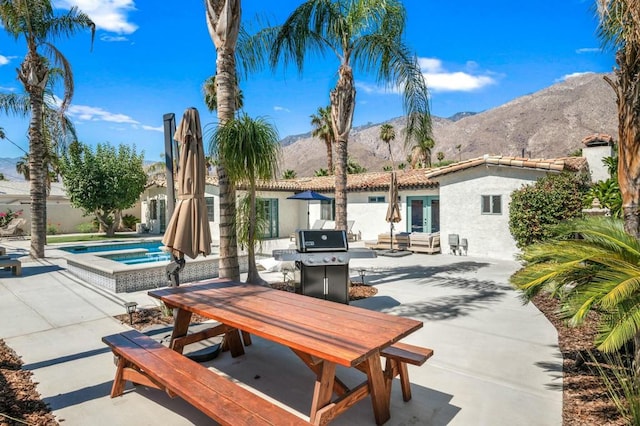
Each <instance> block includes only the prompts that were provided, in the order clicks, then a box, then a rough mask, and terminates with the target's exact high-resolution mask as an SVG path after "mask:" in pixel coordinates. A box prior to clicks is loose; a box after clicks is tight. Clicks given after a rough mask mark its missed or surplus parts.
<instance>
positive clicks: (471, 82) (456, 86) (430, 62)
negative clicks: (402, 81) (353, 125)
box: [356, 58, 496, 94]
mask: <svg viewBox="0 0 640 426" xmlns="http://www.w3.org/2000/svg"><path fill="white" fill-rule="evenodd" d="M418 66H419V67H420V71H422V75H423V77H424V79H425V81H426V82H427V87H428V89H429V91H431V92H471V91H474V90H478V89H482V88H483V87H486V86H490V85H492V84H496V80H495V79H494V78H493V77H492V76H491V75H490V74H489V73H484V74H481V73H479V72H477V71H478V68H479V66H478V64H477V63H476V62H474V61H468V62H467V63H466V64H465V67H464V68H465V70H464V71H449V70H447V69H445V68H444V66H443V65H442V61H441V60H440V59H436V58H418ZM356 88H357V89H358V90H361V91H363V92H365V93H377V94H389V93H395V94H397V93H400V89H399V88H398V87H395V86H393V87H382V86H377V85H374V84H368V83H361V82H357V81H356Z"/></svg>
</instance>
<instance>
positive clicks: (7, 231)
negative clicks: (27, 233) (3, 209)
mask: <svg viewBox="0 0 640 426" xmlns="http://www.w3.org/2000/svg"><path fill="white" fill-rule="evenodd" d="M25 223H27V221H26V220H24V219H23V218H21V217H16V218H13V219H11V222H9V223H8V224H7V226H5V227H4V228H0V238H11V237H14V238H22V237H24V231H23V230H22V228H21V227H22V226H23V225H24V224H25Z"/></svg>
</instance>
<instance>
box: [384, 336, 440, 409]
mask: <svg viewBox="0 0 640 426" xmlns="http://www.w3.org/2000/svg"><path fill="white" fill-rule="evenodd" d="M380 355H382V357H384V358H386V359H387V361H386V364H385V369H384V372H385V378H386V380H387V386H388V387H389V391H390V390H391V382H392V381H393V378H394V377H396V376H398V375H399V376H400V386H401V387H402V399H403V400H404V401H409V400H410V399H411V383H410V382H409V369H408V368H407V364H412V365H417V366H420V365H422V364H424V363H425V362H427V360H428V359H429V358H431V357H432V356H433V349H429V348H423V347H421V346H415V345H410V344H408V343H401V342H396V343H394V344H393V345H391V346H388V347H386V348H384V349H383V350H382V351H380ZM389 393H391V392H389Z"/></svg>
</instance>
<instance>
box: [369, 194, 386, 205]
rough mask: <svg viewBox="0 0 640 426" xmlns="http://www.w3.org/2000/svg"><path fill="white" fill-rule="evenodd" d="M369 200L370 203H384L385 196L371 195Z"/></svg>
mask: <svg viewBox="0 0 640 426" xmlns="http://www.w3.org/2000/svg"><path fill="white" fill-rule="evenodd" d="M369 202H370V203H384V202H385V197H384V195H377V196H371V197H369Z"/></svg>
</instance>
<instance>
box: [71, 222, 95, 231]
mask: <svg viewBox="0 0 640 426" xmlns="http://www.w3.org/2000/svg"><path fill="white" fill-rule="evenodd" d="M96 222H97V221H93V222H85V223H81V224H80V225H78V226H76V230H77V231H78V232H80V233H82V234H89V233H92V232H98V227H97V226H96Z"/></svg>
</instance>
